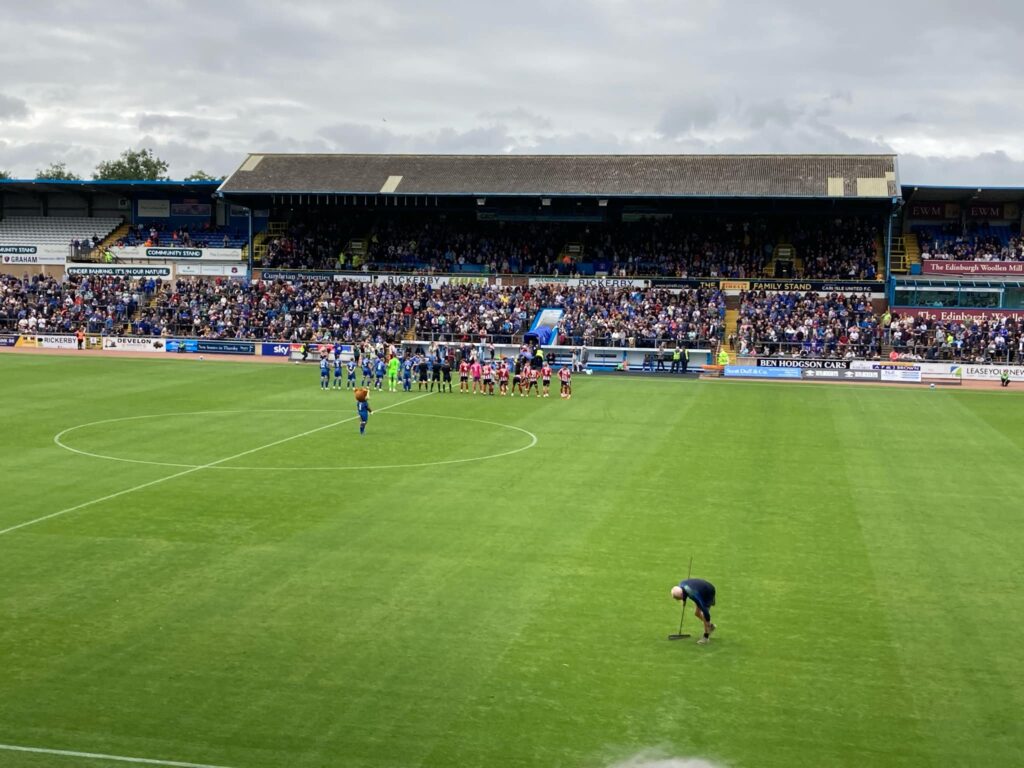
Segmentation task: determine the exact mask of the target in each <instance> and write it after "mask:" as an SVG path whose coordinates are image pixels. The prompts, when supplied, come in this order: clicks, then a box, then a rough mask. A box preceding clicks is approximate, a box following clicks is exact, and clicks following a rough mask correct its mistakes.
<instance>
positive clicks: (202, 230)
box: [115, 221, 247, 248]
mask: <svg viewBox="0 0 1024 768" xmlns="http://www.w3.org/2000/svg"><path fill="white" fill-rule="evenodd" d="M246 241H247V238H246V237H243V235H242V234H241V233H240V232H238V231H237V230H232V229H229V228H227V227H218V226H214V225H213V224H211V223H210V222H208V221H207V222H203V223H202V224H201V225H184V226H177V227H172V226H170V225H167V224H164V223H162V222H159V221H149V222H146V223H138V224H134V225H133V226H131V227H130V228H129V230H128V233H127V234H126V235H125V236H124V237H123V238H121V239H120V240H118V241H117V243H115V245H116V246H120V247H134V246H137V245H142V246H145V247H147V248H152V247H156V246H160V247H165V248H241V247H242V245H243V244H244V243H245V242H246Z"/></svg>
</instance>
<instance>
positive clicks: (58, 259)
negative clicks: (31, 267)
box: [0, 245, 68, 265]
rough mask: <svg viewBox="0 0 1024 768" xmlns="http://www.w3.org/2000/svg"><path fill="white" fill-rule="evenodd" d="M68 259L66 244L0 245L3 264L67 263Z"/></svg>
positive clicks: (0, 257)
mask: <svg viewBox="0 0 1024 768" xmlns="http://www.w3.org/2000/svg"><path fill="white" fill-rule="evenodd" d="M67 260H68V249H67V246H65V245H58V246H52V245H51V246H45V245H44V246H42V247H39V246H36V245H0V263H2V264H14V265H17V264H35V265H39V264H65V263H67Z"/></svg>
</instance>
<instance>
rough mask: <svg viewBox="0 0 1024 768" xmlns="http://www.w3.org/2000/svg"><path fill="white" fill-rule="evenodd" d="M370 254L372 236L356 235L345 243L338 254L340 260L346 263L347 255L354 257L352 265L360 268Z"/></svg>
mask: <svg viewBox="0 0 1024 768" xmlns="http://www.w3.org/2000/svg"><path fill="white" fill-rule="evenodd" d="M369 254H370V238H369V237H354V238H352V239H351V240H349V241H348V242H347V243H345V247H344V248H342V249H341V253H339V254H338V262H339V263H344V262H345V259H346V257H349V256H351V257H352V267H353V268H356V269H358V268H359V267H361V266H362V265H363V262H365V261H366V259H367V258H368V256H369Z"/></svg>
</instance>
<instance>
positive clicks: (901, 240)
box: [878, 235, 921, 275]
mask: <svg viewBox="0 0 1024 768" xmlns="http://www.w3.org/2000/svg"><path fill="white" fill-rule="evenodd" d="M914 241H915V246H916V243H917V237H916V236H915V237H914ZM917 260H918V261H920V260H921V254H920V253H918V255H917ZM908 261H909V259H908V253H907V236H906V235H904V236H903V237H894V238H893V239H892V250H891V251H889V269H890V270H891V271H892V272H897V273H900V274H905V273H906V272H907V271H908V270H909V269H910V266H909V264H908ZM878 274H880V275H881V274H884V272H883V271H881V270H879V273H878Z"/></svg>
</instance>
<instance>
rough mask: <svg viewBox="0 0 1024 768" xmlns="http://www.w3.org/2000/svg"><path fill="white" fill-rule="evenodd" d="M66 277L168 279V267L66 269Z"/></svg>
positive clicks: (169, 274)
mask: <svg viewBox="0 0 1024 768" xmlns="http://www.w3.org/2000/svg"><path fill="white" fill-rule="evenodd" d="M66 271H67V273H68V275H99V276H101V277H170V276H171V268H170V267H121V266H117V267H113V266H112V267H68V268H67V270H66Z"/></svg>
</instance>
